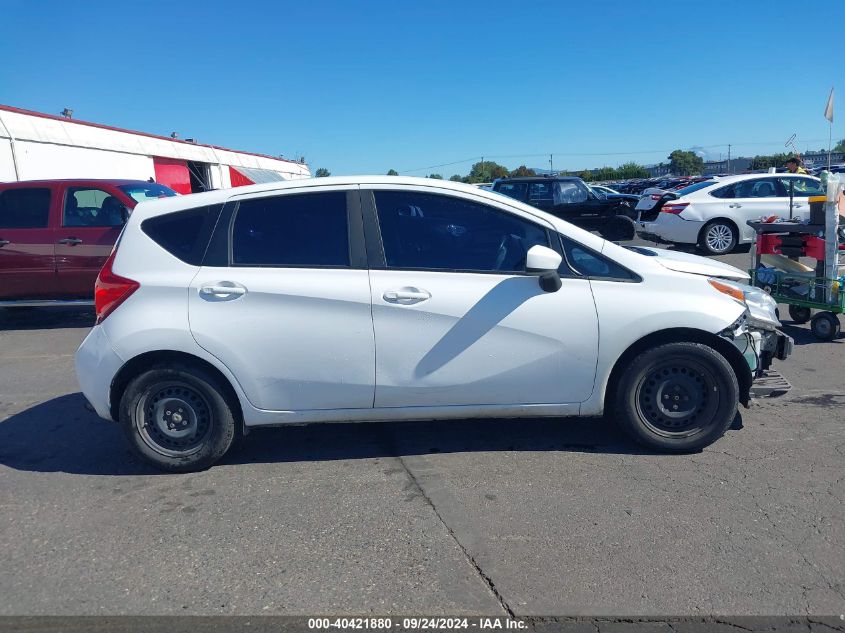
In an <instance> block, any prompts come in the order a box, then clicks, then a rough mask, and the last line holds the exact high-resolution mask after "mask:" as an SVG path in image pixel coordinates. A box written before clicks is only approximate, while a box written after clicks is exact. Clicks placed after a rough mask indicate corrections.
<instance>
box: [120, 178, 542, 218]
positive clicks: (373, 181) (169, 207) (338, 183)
mask: <svg viewBox="0 0 845 633" xmlns="http://www.w3.org/2000/svg"><path fill="white" fill-rule="evenodd" d="M354 185H362V186H368V185H388V186H389V185H403V186H417V187H426V188H431V189H440V190H444V189H445V190H451V191H456V192H463V193H471V194H473V195H474V196H476V197H482V198H487V199H489V200H491V201H493V202H496V203H501V202H502V195H501V194H499V193H495V192H494V191H491V190H487V189H481V188H479V187H476V186H475V185H471V184H465V183H462V182H454V181H451V180H440V179H433V178H416V177H412V176H328V177H326V178H297V179H293V180H284V181H276V182H269V183H262V184H258V185H246V186H244V187H232V188H230V189H215V190H214V191H205V192H202V193H192V194H189V195H184V196H171V197H168V198H158V199H156V200H146V201H144V202H141V203H140V204H139V205H138V207H136V208H135V211H134V212H133V214H136V213H139V211H140V212H141V214H142V215H144V216H145V217H148V216H153V215H161V214H164V213H171V212H174V211H181V210H183V209H194V208H196V207H201V206H206V205H212V204H223V203H225V202H227V201H228V200H230V199H232V198H235V197H241V196H248V195H251V194H258V193H267V194H272V193H274V192H276V191H279V192H282V191H288V190H293V189H300V190H307V189H309V188H312V187H342V186H354ZM508 200H510V199H508ZM511 202H514V203H515V201H511ZM531 209H532V210H533V211H534V212H536V211H537V209H534V208H533V207H531Z"/></svg>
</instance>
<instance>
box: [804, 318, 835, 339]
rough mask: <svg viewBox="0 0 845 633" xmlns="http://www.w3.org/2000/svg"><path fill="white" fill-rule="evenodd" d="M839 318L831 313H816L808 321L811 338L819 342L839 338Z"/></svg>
mask: <svg viewBox="0 0 845 633" xmlns="http://www.w3.org/2000/svg"><path fill="white" fill-rule="evenodd" d="M839 329H840V324H839V317H837V316H836V315H835V314H833V312H818V313H816V315H815V316H814V317H813V318H812V320H811V321H810V330H811V331H812V332H813V336H815V337H816V338H817V339H819V340H821V341H832V340H833V339H835V338H837V337H838V336H839Z"/></svg>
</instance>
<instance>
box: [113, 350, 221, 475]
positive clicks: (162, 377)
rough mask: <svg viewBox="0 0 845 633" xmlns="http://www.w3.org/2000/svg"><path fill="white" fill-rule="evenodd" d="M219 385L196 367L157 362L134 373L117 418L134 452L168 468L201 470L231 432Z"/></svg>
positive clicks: (218, 452)
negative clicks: (160, 364) (146, 368)
mask: <svg viewBox="0 0 845 633" xmlns="http://www.w3.org/2000/svg"><path fill="white" fill-rule="evenodd" d="M224 393H225V391H224V389H223V385H221V384H220V383H219V381H218V380H217V379H216V378H215V377H214V376H212V375H210V374H209V373H207V372H205V371H203V370H202V369H199V368H195V367H188V366H183V365H170V364H169V365H162V366H158V367H154V368H152V369H149V370H147V371H145V372H143V373H141V374H140V375H138V376H136V377H135V378H134V379H133V380H132V381H131V382H130V383H129V385H128V386H127V388H126V391H125V392H124V394H123V397H122V398H121V401H120V422H121V423H122V425H123V429H124V431H125V433H126V436H127V438H128V439H129V443H130V445H131V446H132V448H133V449H134V451H135V453H136V454H137V455H139V456H140V457H141V458H142V459H144V460H145V461H147V462H149V463H151V464H153V465H154V466H156V467H158V468H160V469H162V470H167V471H171V472H193V471H197V470H203V469H206V468H208V467H209V466H211V465H212V464H214V463H215V462H216V461H217V460H219V459H220V458H221V457H223V455H224V454H225V453H226V451H228V450H229V447H230V446H231V445H232V441H233V439H234V437H235V429H236V424H235V414H234V412H233V409H232V406H231V405H230V404H229V402H228V401H227V399H226V397H225V396H224V395H223V394H224Z"/></svg>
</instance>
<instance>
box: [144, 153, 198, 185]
mask: <svg viewBox="0 0 845 633" xmlns="http://www.w3.org/2000/svg"><path fill="white" fill-rule="evenodd" d="M153 166H154V167H155V172H156V182H157V183H159V184H160V185H165V186H167V187H170V188H171V189H173V191H175V192H177V193H191V176H190V174H189V173H188V164H187V163H186V162H185V161H184V160H176V159H175V158H161V157H160V156H153Z"/></svg>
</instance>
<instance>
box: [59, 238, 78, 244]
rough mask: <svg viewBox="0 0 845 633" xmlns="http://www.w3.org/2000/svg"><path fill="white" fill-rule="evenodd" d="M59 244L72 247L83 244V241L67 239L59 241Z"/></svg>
mask: <svg viewBox="0 0 845 633" xmlns="http://www.w3.org/2000/svg"><path fill="white" fill-rule="evenodd" d="M59 244H69V245H70V246H76V245H77V244H82V240H81V239H79V238H78V237H66V238H64V239H63V240H59Z"/></svg>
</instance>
